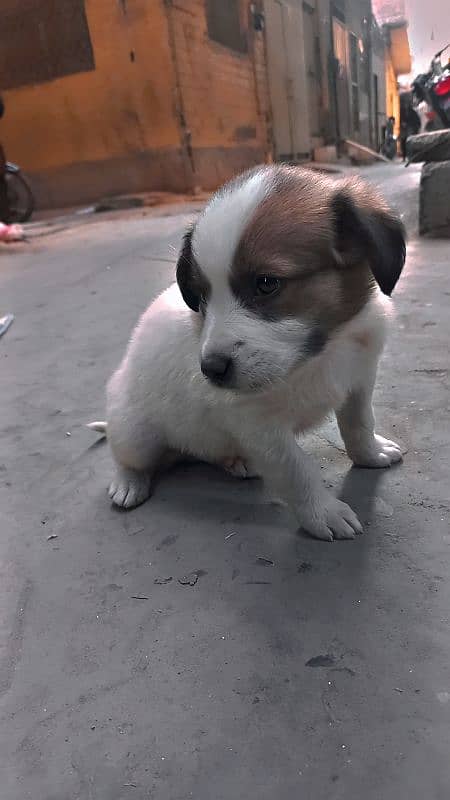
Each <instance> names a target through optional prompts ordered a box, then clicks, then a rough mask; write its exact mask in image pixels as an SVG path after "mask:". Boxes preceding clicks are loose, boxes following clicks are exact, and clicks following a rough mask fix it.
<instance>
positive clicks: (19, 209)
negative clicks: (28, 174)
mask: <svg viewBox="0 0 450 800" xmlns="http://www.w3.org/2000/svg"><path fill="white" fill-rule="evenodd" d="M3 182H4V187H5V190H4V194H5V201H4V206H5V211H4V212H3V214H2V217H6V219H2V222H6V223H8V224H13V223H16V222H28V220H29V219H30V217H31V215H32V213H33V211H34V205H35V203H34V197H33V192H32V191H31V189H30V186H29V185H28V183H27V181H26V179H25V178H24V176H23V175H22V173H21V171H20V167H18V166H17V164H13V163H11V162H10V161H6V162H5V165H4V169H3Z"/></svg>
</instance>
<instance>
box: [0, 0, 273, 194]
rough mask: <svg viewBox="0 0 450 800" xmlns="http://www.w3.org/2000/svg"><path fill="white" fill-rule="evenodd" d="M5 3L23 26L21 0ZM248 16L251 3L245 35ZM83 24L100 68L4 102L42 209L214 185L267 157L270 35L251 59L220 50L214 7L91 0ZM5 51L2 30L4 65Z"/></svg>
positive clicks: (11, 140) (253, 47)
mask: <svg viewBox="0 0 450 800" xmlns="http://www.w3.org/2000/svg"><path fill="white" fill-rule="evenodd" d="M32 1H33V2H34V3H35V4H36V2H35V0H32ZM61 1H62V0H61ZM67 1H68V0H65V2H67ZM81 1H82V0H77V3H78V4H79V3H80V2H81ZM5 2H6V3H7V12H8V15H9V24H10V27H11V25H13V24H17V25H19V26H20V24H21V17H22V16H23V15H25V14H26V10H25V9H24V8H23V3H22V0H5ZM39 2H41V3H45V2H46V3H47V4H48V2H49V0H39ZM37 7H39V3H38V4H37ZM41 8H42V6H41ZM248 8H249V2H248V1H247V0H242V25H243V29H244V31H245V29H247V28H248V27H249V26H248V13H249V12H248ZM2 13H3V12H2ZM85 15H86V20H87V27H88V32H89V35H90V44H91V48H92V53H93V60H94V63H95V66H94V68H93V69H92V68H89V64H88V65H87V71H84V72H78V73H75V74H66V75H65V76H64V77H57V78H56V79H51V80H47V81H44V82H43V81H42V77H40V78H39V80H40V81H41V82H36V83H31V84H30V83H29V80H30V79H28V81H27V83H26V85H21V86H16V87H15V88H11V89H9V90H7V91H5V92H4V93H3V94H4V99H5V104H6V115H5V117H4V119H3V120H2V124H1V129H0V133H1V139H2V142H3V143H4V146H5V149H6V151H7V153H8V156H9V158H10V159H11V160H13V161H17V162H18V163H20V165H21V167H22V168H23V169H24V171H25V172H27V173H28V174H29V175H30V177H31V180H32V183H33V188H34V190H35V193H36V195H37V199H38V203H39V204H40V205H46V206H49V205H63V204H70V203H77V202H85V201H89V200H92V199H95V198H96V197H98V196H99V195H101V194H105V193H119V192H124V191H139V190H145V189H163V190H164V189H166V190H175V191H176V190H181V191H183V190H186V189H189V188H192V186H195V185H201V186H204V187H205V188H213V187H215V186H217V185H218V184H219V183H220V182H221V181H222V180H223V179H225V178H227V177H229V176H230V175H232V174H233V173H234V172H236V171H238V170H239V169H242V168H245V167H246V166H250V165H251V164H254V163H257V162H258V161H261V160H263V159H264V158H265V156H266V154H267V149H268V148H267V140H268V129H267V125H266V115H267V114H268V105H267V94H266V91H265V77H264V71H265V62H264V46H263V39H262V35H261V34H257V33H253V32H251V33H250V32H249V33H248V51H247V52H245V53H235V52H233V51H231V50H229V49H228V48H226V47H224V46H222V45H220V44H216V43H215V42H212V41H210V39H209V38H208V34H207V25H206V16H205V1H204V0H177V2H176V3H173V4H172V3H170V2H164V0H85ZM62 24H64V20H63V22H62ZM24 44H25V46H24V48H23V52H21V53H20V55H19V56H18V57H20V58H23V59H26V58H27V48H26V43H24ZM1 50H2V41H1V31H0V63H1V55H2V53H1ZM66 60H67V59H66ZM85 60H86V59H85ZM70 68H71V67H70V64H69V69H70ZM83 68H84V69H86V64H85V65H84V67H83ZM66 73H67V69H66Z"/></svg>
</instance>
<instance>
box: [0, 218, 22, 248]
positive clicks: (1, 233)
mask: <svg viewBox="0 0 450 800" xmlns="http://www.w3.org/2000/svg"><path fill="white" fill-rule="evenodd" d="M24 239H25V232H24V230H23V228H22V226H21V225H6V224H5V223H4V222H0V242H5V243H6V244H10V243H11V242H22V241H23V240H24Z"/></svg>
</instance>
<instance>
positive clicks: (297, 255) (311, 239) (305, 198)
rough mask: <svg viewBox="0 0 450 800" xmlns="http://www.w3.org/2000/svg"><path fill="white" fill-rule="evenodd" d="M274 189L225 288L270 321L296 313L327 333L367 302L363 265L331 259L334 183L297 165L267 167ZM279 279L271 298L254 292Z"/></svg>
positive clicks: (368, 280) (367, 275)
mask: <svg viewBox="0 0 450 800" xmlns="http://www.w3.org/2000/svg"><path fill="white" fill-rule="evenodd" d="M272 181H273V182H272V186H271V189H270V190H269V192H268V195H267V197H266V198H265V199H264V200H263V202H262V203H261V204H260V205H259V206H258V208H257V209H256V211H255V213H254V215H253V217H252V219H251V220H250V221H249V223H248V225H247V227H246V229H245V230H244V232H243V235H242V237H241V241H240V244H239V246H238V248H237V250H236V253H235V256H234V260H233V265H232V272H231V278H230V282H231V287H232V290H233V292H234V293H235V294H236V296H237V297H238V298H239V299H240V301H241V302H242V303H243V304H244V305H245V306H247V307H248V308H249V309H251V310H252V311H254V312H255V313H258V314H260V315H262V316H264V317H267V318H269V319H282V318H286V317H296V318H302V319H304V320H305V322H310V323H312V324H313V325H314V326H316V327H317V326H318V327H319V328H320V330H321V331H322V332H323V334H324V335H325V336H328V335H329V334H330V333H331V332H332V331H333V330H334V329H335V328H336V327H338V326H339V325H341V324H342V323H344V322H346V321H347V320H349V319H351V318H352V317H353V316H354V315H355V314H357V313H358V312H359V311H360V310H361V309H362V308H363V306H364V305H365V303H366V302H367V301H368V299H369V297H370V295H371V293H372V291H373V289H374V281H373V277H372V274H371V272H370V269H369V267H368V265H366V264H360V263H358V264H357V265H356V264H355V265H351V266H349V265H346V266H345V268H344V266H343V263H342V262H341V259H340V258H338V257H337V256H336V252H335V250H334V247H335V220H334V217H333V213H332V211H331V199H332V197H333V196H334V195H335V194H336V182H335V181H332V180H331V179H329V178H327V177H325V176H322V175H320V176H319V175H317V174H314V173H312V172H311V171H307V170H303V169H300V168H298V167H284V166H279V167H275V168H273V178H272ZM263 275H270V276H273V277H275V278H279V279H280V281H281V288H280V291H279V292H277V293H275V294H274V295H269V296H263V297H258V296H255V284H256V280H257V278H258V277H261V276H263Z"/></svg>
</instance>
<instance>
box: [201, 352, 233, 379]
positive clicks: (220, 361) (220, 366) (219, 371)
mask: <svg viewBox="0 0 450 800" xmlns="http://www.w3.org/2000/svg"><path fill="white" fill-rule="evenodd" d="M231 366H232V361H231V358H230V357H229V356H224V355H221V354H220V353H211V355H209V356H205V357H204V358H202V360H201V363H200V367H201V370H202V372H203V375H205V377H206V378H209V380H210V381H212V383H217V384H222V383H225V381H226V380H228V378H229V377H230V373H231Z"/></svg>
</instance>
